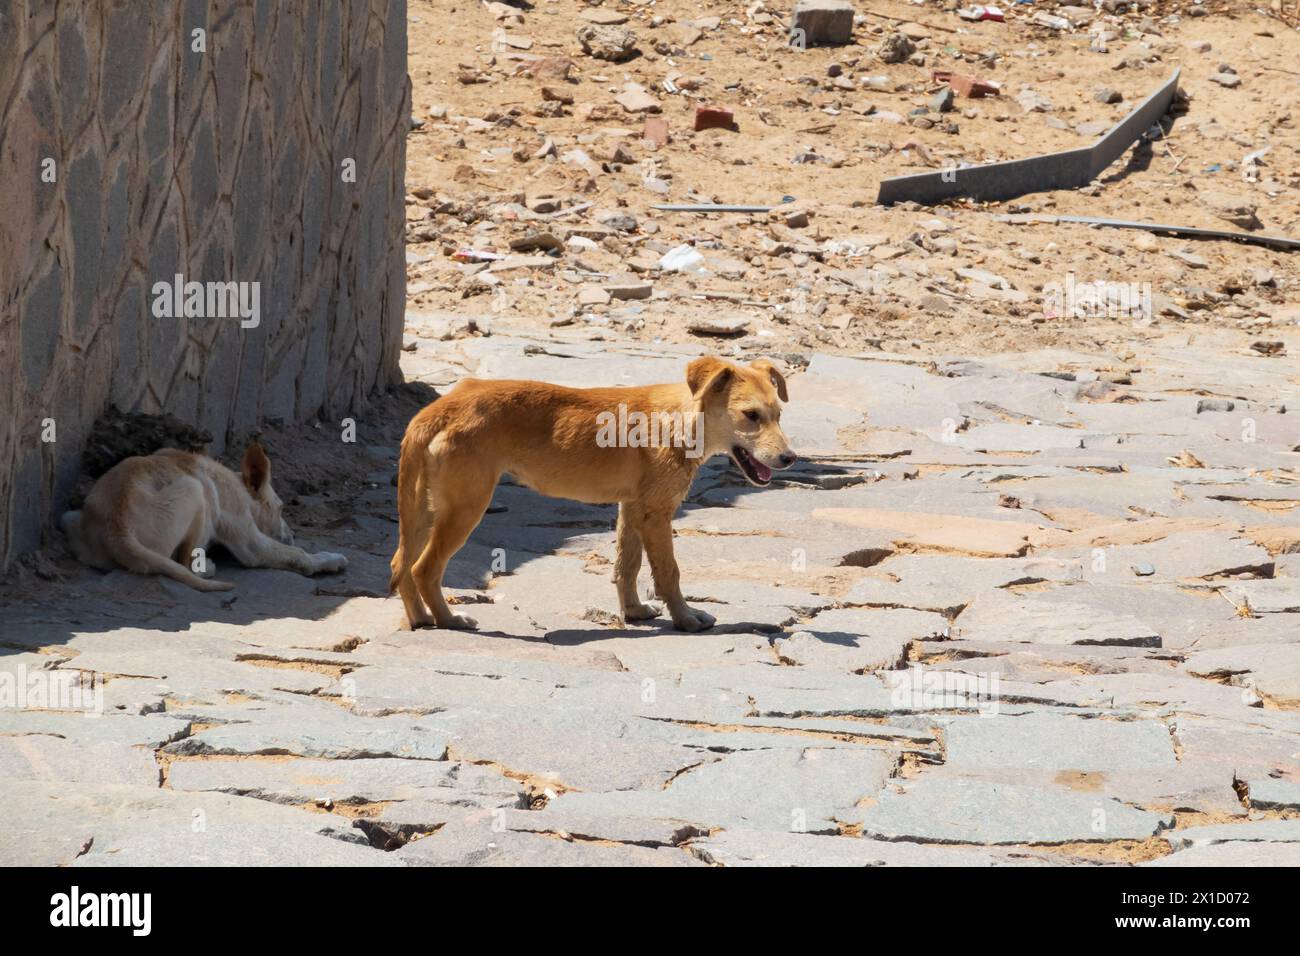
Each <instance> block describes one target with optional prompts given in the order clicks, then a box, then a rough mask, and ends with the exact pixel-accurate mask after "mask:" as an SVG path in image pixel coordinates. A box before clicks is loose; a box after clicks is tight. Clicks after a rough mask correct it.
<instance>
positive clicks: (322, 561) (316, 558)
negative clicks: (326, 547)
mask: <svg viewBox="0 0 1300 956" xmlns="http://www.w3.org/2000/svg"><path fill="white" fill-rule="evenodd" d="M312 560H313V562H314V563H315V565H316V570H315V573H316V574H335V573H337V572H339V571H342V570H343V569H344V568H346V567H347V566H348V559H347V558H345V557H343V555H341V554H335V553H334V552H333V551H320V552H318V553H316V554H314V555H312Z"/></svg>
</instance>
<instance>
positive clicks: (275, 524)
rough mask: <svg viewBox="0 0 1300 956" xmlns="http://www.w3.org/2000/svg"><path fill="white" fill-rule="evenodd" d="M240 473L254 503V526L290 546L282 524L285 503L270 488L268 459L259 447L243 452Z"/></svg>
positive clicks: (291, 540) (285, 525)
mask: <svg viewBox="0 0 1300 956" xmlns="http://www.w3.org/2000/svg"><path fill="white" fill-rule="evenodd" d="M240 470H241V472H242V473H243V478H244V487H245V488H247V489H248V496H249V497H250V498H251V499H252V502H253V523H254V524H256V525H257V528H258V530H259V531H261V532H262V534H264V535H267V536H268V537H272V538H275V540H276V541H279V542H280V543H282V544H293V532H292V531H290V530H289V526H288V525H287V524H285V521H284V514H283V512H284V502H282V501H281V500H280V496H279V495H277V494H276V493H275V489H274V488H272V487H271V459H269V458H267V457H266V452H265V451H263V450H262V446H261V445H260V444H258V443H257V442H253V443H251V444H250V445H249V446H248V448H247V449H246V450H245V451H244V461H243V464H242V465H241V467H240Z"/></svg>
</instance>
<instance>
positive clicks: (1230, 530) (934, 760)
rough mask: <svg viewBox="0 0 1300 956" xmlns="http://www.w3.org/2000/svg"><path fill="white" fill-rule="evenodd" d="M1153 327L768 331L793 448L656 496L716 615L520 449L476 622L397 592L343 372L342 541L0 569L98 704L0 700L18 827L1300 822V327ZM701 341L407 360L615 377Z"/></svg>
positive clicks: (326, 835) (659, 377)
mask: <svg viewBox="0 0 1300 956" xmlns="http://www.w3.org/2000/svg"><path fill="white" fill-rule="evenodd" d="M416 331H417V333H418V330H416ZM602 339H603V340H602ZM1143 348H1144V349H1145V351H1144V352H1143V353H1141V354H1136V355H1132V354H1130V355H1125V356H1117V355H1106V354H1081V353H1075V352H1066V351H1061V350H1053V351H1036V352H1026V353H1018V354H998V355H992V356H984V357H979V358H977V359H971V358H967V357H960V356H949V357H944V356H927V355H922V354H920V353H914V354H908V355H901V354H891V353H887V352H872V353H867V354H865V355H862V356H858V357H850V356H834V355H823V354H817V355H812V356H804V357H803V359H804V360H805V361H799V362H791V363H790V367H791V371H792V374H791V375H790V377H789V383H790V392H791V402H790V404H789V405H788V406H787V408H786V412H785V416H784V419H783V422H784V424H785V426H786V430H787V433H788V434H789V435H790V437H791V440H792V443H793V444H794V447H795V448H796V450H798V451H799V452H800V453H801V455H802V456H803V460H802V461H801V463H800V464H799V465H798V466H796V467H795V468H794V469H793V470H792V471H790V472H787V473H782V475H781V476H779V479H778V480H777V481H775V482H773V484H772V486H771V487H770V488H766V489H761V490H760V489H757V488H752V487H749V486H748V485H745V484H744V483H743V480H742V479H741V478H740V476H739V475H738V474H737V473H736V472H735V470H734V468H732V467H731V466H730V465H729V464H727V463H725V462H724V461H723V460H722V459H715V460H713V461H711V462H710V463H708V464H707V465H706V466H705V467H704V469H703V470H702V472H701V474H700V476H699V477H698V478H697V480H696V483H695V486H694V487H693V489H692V493H691V496H690V498H689V499H688V501H687V502H686V504H685V506H684V507H683V509H682V511H681V513H680V515H679V517H678V519H677V521H676V522H675V529H676V551H677V557H678V561H679V563H680V565H681V569H682V579H683V588H684V590H685V592H686V594H687V597H688V600H691V601H692V602H693V603H694V604H696V605H697V606H700V607H702V608H703V609H705V610H707V611H708V612H709V613H711V614H713V615H715V616H716V617H717V620H718V623H717V626H715V627H714V628H713V630H711V631H708V632H705V633H699V634H679V633H675V632H673V631H671V630H669V629H668V624H667V621H666V619H661V620H658V621H654V622H649V623H648V624H646V625H645V626H635V627H628V628H624V627H622V626H620V625H618V624H617V622H616V621H615V619H614V616H613V615H614V611H615V610H616V607H617V604H616V601H615V594H614V588H613V586H612V584H611V583H610V561H611V557H612V554H613V546H614V535H613V519H614V509H613V508H612V507H594V506H588V505H583V504H577V503H573V502H566V501H557V500H551V499H545V498H542V497H541V496H539V495H536V494H534V493H532V492H530V491H527V490H525V489H522V488H519V487H516V486H513V485H511V484H510V483H508V481H507V482H506V483H503V484H502V486H501V487H500V488H498V490H497V493H496V496H495V499H494V503H493V507H492V509H491V510H490V511H489V514H488V515H487V517H486V518H485V519H484V521H483V523H482V525H481V526H480V527H479V528H478V529H477V531H476V532H475V533H474V535H473V537H472V538H471V540H470V543H469V544H468V545H467V546H466V547H465V548H464V549H463V550H462V551H461V552H460V553H459V554H458V555H457V557H456V558H455V559H454V560H453V562H452V564H451V568H450V570H449V575H448V583H449V585H450V589H449V593H450V594H452V595H454V596H455V599H456V601H457V602H458V603H472V604H474V607H473V608H472V609H471V613H472V614H473V615H474V616H475V617H476V618H477V619H478V620H479V624H480V630H479V631H478V632H473V633H471V632H450V631H439V630H425V631H419V632H408V631H402V630H399V629H398V624H399V621H400V618H401V609H400V602H399V601H398V600H397V599H396V598H395V597H391V598H390V597H388V596H387V595H386V593H385V592H386V586H387V576H388V566H387V565H388V559H389V557H390V556H391V553H392V548H393V544H394V541H395V538H396V524H395V511H394V509H393V503H392V502H393V490H394V489H393V488H392V485H391V480H392V475H393V469H394V467H395V461H396V448H395V447H388V446H383V445H367V444H366V443H365V434H366V419H365V416H364V415H362V416H360V418H359V429H358V430H359V434H360V435H361V436H362V437H361V442H360V444H358V445H356V446H342V447H344V449H345V453H346V454H348V455H353V456H355V457H356V459H357V461H358V462H361V463H363V466H364V468H365V470H366V473H367V474H368V476H369V486H368V490H367V491H366V492H365V494H364V495H363V500H362V501H361V502H360V503H359V504H358V506H357V508H356V509H355V512H354V513H353V514H352V515H351V516H350V518H349V520H347V521H341V522H334V523H333V525H332V526H326V527H318V528H314V529H312V530H311V531H310V532H309V533H307V534H304V535H301V537H306V538H307V539H308V540H309V544H308V547H309V548H310V549H321V548H328V549H330V550H338V551H343V552H344V553H346V554H347V556H348V558H349V561H350V562H351V563H350V566H349V568H348V570H347V571H346V572H345V573H344V574H343V575H339V576H330V577H322V578H317V579H308V578H303V577H298V576H296V575H293V574H290V573H286V572H279V571H270V570H247V569H242V568H235V567H234V566H233V565H231V564H229V563H228V564H227V565H224V566H222V569H221V571H222V575H223V576H225V577H228V579H229V580H232V581H234V582H235V583H236V585H237V589H236V590H235V591H234V592H231V594H230V595H222V594H217V595H213V594H199V593H196V592H192V591H190V590H188V589H186V588H184V587H180V586H178V585H175V584H173V583H172V582H169V581H166V580H163V579H159V578H142V577H137V576H133V575H130V574H127V573H124V572H114V573H111V574H108V575H101V574H99V573H97V572H93V571H89V570H86V569H78V570H75V571H70V572H68V573H67V574H66V575H64V577H63V579H61V580H58V581H52V582H50V583H49V584H48V589H47V590H46V591H45V593H43V594H41V595H40V596H39V599H33V600H31V601H27V602H21V601H12V602H10V603H9V604H8V605H7V606H4V607H0V628H2V634H3V636H2V637H0V675H8V676H9V678H10V683H9V686H10V688H11V689H12V688H13V687H16V686H17V682H19V681H26V682H27V685H28V686H29V688H30V687H36V686H45V685H42V684H41V681H47V682H48V681H49V680H50V679H51V675H55V674H56V673H57V672H63V671H70V672H78V673H80V674H82V675H89V674H93V675H97V676H98V677H102V678H103V684H102V692H103V706H102V709H103V714H102V716H87V715H85V714H82V713H78V712H76V711H75V710H72V709H68V708H62V709H61V708H60V707H59V706H58V705H57V704H58V702H57V701H54V700H40V699H29V700H27V701H26V703H27V706H26V707H15V706H5V707H0V806H2V807H3V810H2V811H0V862H2V863H5V864H41V865H72V866H112V865H130V864H155V863H156V864H182V865H185V864H224V865H239V866H247V865H257V864H286V865H323V864H349V865H376V866H382V865H401V864H405V865H439V864H461V865H551V864H571V865H652V866H659V865H670V866H702V865H721V866H742V865H800V864H807V865H846V866H863V865H996V866H1002V865H1154V866H1178V865H1182V864H1196V865H1207V864H1208V865H1251V866H1266V865H1298V864H1300V644H1298V642H1300V627H1297V625H1298V624H1300V518H1297V514H1298V513H1297V511H1296V508H1297V506H1298V505H1300V483H1298V479H1300V471H1298V470H1297V446H1298V445H1300V418H1297V412H1300V409H1298V408H1297V407H1296V405H1295V399H1294V397H1293V396H1294V394H1295V371H1294V365H1293V364H1291V363H1290V362H1289V361H1287V360H1275V359H1269V358H1265V357H1263V356H1260V355H1257V354H1255V353H1252V352H1249V350H1245V349H1233V348H1230V347H1228V346H1226V345H1225V344H1224V342H1223V341H1222V340H1216V338H1215V336H1214V335H1213V334H1205V335H1198V336H1197V337H1196V338H1195V339H1194V340H1189V339H1188V337H1187V336H1186V335H1183V336H1169V337H1166V338H1164V339H1161V340H1157V341H1155V342H1152V343H1151V344H1149V345H1147V346H1144V347H1143ZM699 351H700V350H699V349H692V348H691V347H689V346H675V345H671V346H670V345H658V346H656V345H651V344H645V343H636V342H633V341H630V340H627V339H621V338H619V336H618V335H616V334H613V333H597V334H595V335H593V334H592V333H591V332H590V331H589V330H588V331H579V330H566V329H556V330H554V331H552V332H551V333H550V334H547V335H529V334H526V333H522V332H520V333H515V334H511V333H509V332H507V331H505V330H497V331H496V333H495V334H492V335H490V336H487V337H481V338H468V339H462V340H459V341H456V342H451V343H446V342H432V341H430V340H427V339H423V338H416V340H415V347H414V351H411V352H408V353H406V354H405V355H404V358H403V363H404V370H405V372H406V374H407V377H408V379H413V380H417V381H421V382H425V383H429V384H432V385H434V386H435V387H437V388H439V389H442V388H443V387H444V386H446V385H448V384H450V383H452V382H454V381H455V380H456V379H458V378H460V377H462V376H464V375H466V374H477V375H483V376H488V377H519V378H533V379H543V380H547V381H552V382H557V383H560V384H572V385H590V384H614V385H617V384H629V385H630V384H640V383H648V382H654V381H668V380H673V379H675V378H677V377H678V376H680V375H681V374H683V369H684V366H685V363H686V360H687V359H688V358H689V357H691V356H692V355H694V354H698V352H699ZM785 358H786V359H787V360H790V359H793V358H797V357H794V356H785ZM327 492H328V489H327V488H326V489H320V490H318V491H317V492H316V495H317V496H320V495H324V494H326V493H327ZM303 497H309V496H303ZM218 560H219V559H218ZM643 574H646V572H643ZM644 584H645V585H646V586H647V587H648V585H649V582H648V575H647V580H645V582H644ZM29 693H30V691H29Z"/></svg>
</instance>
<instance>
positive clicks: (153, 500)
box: [60, 442, 348, 591]
mask: <svg viewBox="0 0 1300 956" xmlns="http://www.w3.org/2000/svg"><path fill="white" fill-rule="evenodd" d="M241 470H242V472H243V474H242V475H236V474H235V473H234V472H233V471H231V470H230V469H229V468H226V467H225V466H224V465H222V464H221V463H219V462H216V461H213V460H212V459H211V458H209V457H207V456H206V455H196V454H194V453H192V452H187V451H177V450H175V449H172V448H167V449H164V450H162V451H158V452H154V453H153V454H152V455H146V456H137V457H134V458H127V459H125V460H123V461H120V462H118V463H117V464H116V465H114V466H113V467H112V468H110V469H109V470H108V471H107V472H105V473H104V474H103V475H102V476H101V477H100V479H99V480H98V481H96V482H95V487H94V488H92V489H91V490H90V494H89V495H87V496H86V504H85V506H84V507H83V509H82V510H81V511H68V512H66V513H64V515H63V518H62V520H61V522H60V523H61V525H62V527H63V533H64V534H66V535H67V536H68V541H69V542H70V543H71V545H72V552H73V554H75V555H76V556H77V560H79V561H81V562H82V563H83V564H89V565H90V566H91V567H94V568H99V569H100V570H102V571H111V570H112V569H113V568H115V567H121V568H125V569H126V570H128V571H134V572H136V573H137V574H165V575H166V576H167V577H169V578H173V579H174V580H177V581H180V582H181V583H182V584H188V585H189V586H190V587H192V588H194V589H195V590H197V591H229V590H230V589H231V588H233V587H234V585H233V584H230V583H229V582H227V581H217V580H214V579H213V578H212V574H213V572H214V570H215V569H214V567H213V564H212V561H211V560H210V559H209V558H208V557H207V554H206V550H207V548H208V545H209V544H210V543H211V542H213V541H216V542H217V543H219V544H222V545H224V546H225V547H226V549H227V550H228V551H230V553H231V554H233V555H234V556H235V559H236V560H237V561H239V563H240V564H242V565H244V566H245V567H249V568H283V569H284V570H286V571H297V572H298V573H299V574H319V573H321V572H328V571H342V570H343V569H344V568H346V567H347V566H348V561H347V558H345V557H343V555H341V554H333V553H331V552H328V551H322V552H320V553H318V554H308V553H307V552H306V551H304V550H303V549H302V548H295V547H294V546H293V532H291V531H290V530H289V526H288V525H287V524H285V522H284V518H283V517H282V515H281V510H282V507H283V506H282V504H281V502H280V497H279V495H277V494H276V493H275V490H274V489H273V488H272V487H271V462H270V459H268V458H267V457H266V452H264V451H263V450H262V446H261V445H259V444H257V443H256V442H254V443H253V444H251V445H249V446H248V448H247V449H246V450H245V452H244V460H243V463H242V468H241Z"/></svg>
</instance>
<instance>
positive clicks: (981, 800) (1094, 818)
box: [842, 776, 1174, 845]
mask: <svg viewBox="0 0 1300 956" xmlns="http://www.w3.org/2000/svg"><path fill="white" fill-rule="evenodd" d="M842 819H843V821H844V822H846V823H858V824H860V825H861V828H862V833H863V835H864V836H869V837H874V838H876V839H884V840H913V841H916V842H920V843H974V844H989V845H998V844H1052V843H1084V842H1100V841H1109V840H1145V839H1147V838H1148V837H1151V836H1155V835H1156V834H1158V833H1159V832H1160V831H1161V830H1163V829H1165V828H1166V827H1171V826H1173V824H1174V817H1173V815H1172V814H1160V813H1151V812H1148V811H1145V810H1137V809H1134V808H1132V807H1129V806H1127V805H1125V804H1123V803H1120V802H1119V801H1118V800H1115V799H1112V798H1110V797H1102V796H1094V795H1090V794H1084V793H1078V792H1075V791H1071V790H1067V789H1065V788H1060V787H1057V788H1048V787H1031V786H1024V785H1020V784H1011V783H987V782H984V781H979V780H970V779H964V780H963V779H945V780H938V779H934V780H930V779H927V778H925V777H924V776H922V777H919V778H917V779H916V780H912V781H908V782H906V783H904V784H903V785H902V787H900V788H897V789H895V788H888V789H886V790H885V791H884V792H883V793H881V795H880V797H879V799H878V800H877V801H876V802H875V804H874V805H872V806H869V807H867V808H865V809H861V810H855V811H852V812H851V813H849V814H847V815H846V816H844V817H843V818H842Z"/></svg>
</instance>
